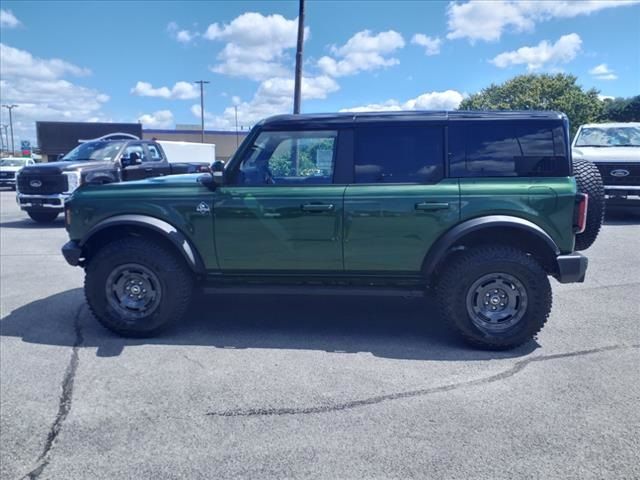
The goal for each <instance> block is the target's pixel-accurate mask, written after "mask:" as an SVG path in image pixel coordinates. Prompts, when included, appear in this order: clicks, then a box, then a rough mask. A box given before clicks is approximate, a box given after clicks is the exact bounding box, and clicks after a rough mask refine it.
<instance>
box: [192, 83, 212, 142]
mask: <svg viewBox="0 0 640 480" xmlns="http://www.w3.org/2000/svg"><path fill="white" fill-rule="evenodd" d="M193 83H198V84H199V85H200V125H201V127H202V139H201V142H202V143H204V86H205V84H207V83H211V82H207V81H206V80H196V81H195V82H193Z"/></svg>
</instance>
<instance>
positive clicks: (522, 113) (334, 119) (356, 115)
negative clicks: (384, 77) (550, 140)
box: [258, 110, 566, 127]
mask: <svg viewBox="0 0 640 480" xmlns="http://www.w3.org/2000/svg"><path fill="white" fill-rule="evenodd" d="M565 118H566V116H565V115H564V113H561V112H554V111H537V110H508V111H507V110H502V111H475V110H470V111H466V110H452V111H446V110H425V111H399V112H340V113H305V114H298V115H275V116H273V117H269V118H265V119H264V120H262V121H261V122H259V123H258V125H259V126H263V127H272V126H284V125H296V126H298V127H299V126H304V125H308V126H317V125H318V124H320V125H322V124H325V125H331V124H347V123H368V122H371V123H374V122H403V121H405V122H420V121H434V122H438V121H440V122H442V121H451V120H454V121H455V120H563V119H565Z"/></svg>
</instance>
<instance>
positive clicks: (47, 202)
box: [16, 192, 71, 212]
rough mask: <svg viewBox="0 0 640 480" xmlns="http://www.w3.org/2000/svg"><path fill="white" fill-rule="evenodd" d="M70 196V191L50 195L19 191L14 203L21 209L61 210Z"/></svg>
mask: <svg viewBox="0 0 640 480" xmlns="http://www.w3.org/2000/svg"><path fill="white" fill-rule="evenodd" d="M70 196H71V194H70V193H55V194H52V195H33V194H30V193H19V192H18V194H17V195H16V203H17V204H18V206H19V207H20V209H21V210H46V211H58V212H62V211H63V209H64V202H66V201H67V199H68V198H69V197H70Z"/></svg>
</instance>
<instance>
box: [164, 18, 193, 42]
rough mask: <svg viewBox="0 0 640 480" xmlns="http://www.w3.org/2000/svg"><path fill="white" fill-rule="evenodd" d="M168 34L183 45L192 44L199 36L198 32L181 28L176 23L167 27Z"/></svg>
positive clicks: (171, 23) (170, 23)
mask: <svg viewBox="0 0 640 480" xmlns="http://www.w3.org/2000/svg"><path fill="white" fill-rule="evenodd" d="M167 32H168V33H169V35H170V36H171V37H172V38H173V39H174V40H176V41H177V42H180V43H182V44H187V43H191V42H192V41H194V40H195V39H196V38H197V37H198V35H199V34H198V32H192V31H191V30H187V29H184V28H180V26H179V25H178V24H177V23H176V22H169V25H167Z"/></svg>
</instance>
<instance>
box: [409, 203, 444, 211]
mask: <svg viewBox="0 0 640 480" xmlns="http://www.w3.org/2000/svg"><path fill="white" fill-rule="evenodd" d="M448 208H449V204H448V203H447V202H420V203H416V210H446V209H448Z"/></svg>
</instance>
